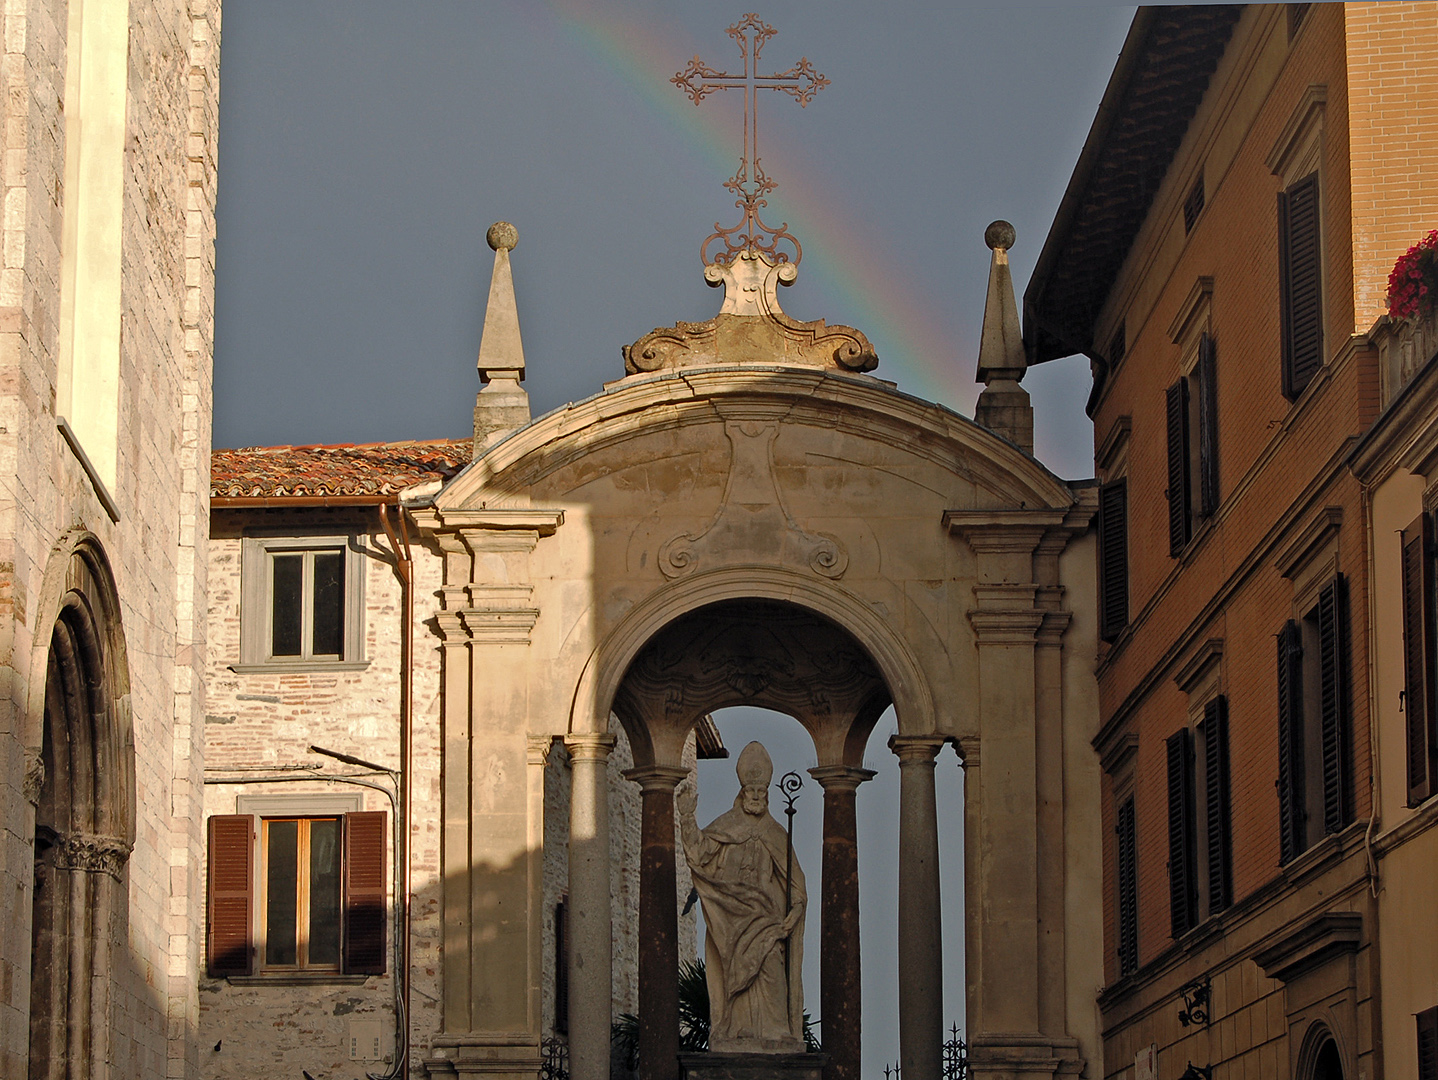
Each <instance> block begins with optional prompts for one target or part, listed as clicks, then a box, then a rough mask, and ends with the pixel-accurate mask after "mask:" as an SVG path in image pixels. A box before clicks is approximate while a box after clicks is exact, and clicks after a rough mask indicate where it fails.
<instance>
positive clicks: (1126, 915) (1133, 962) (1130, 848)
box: [1115, 797, 1138, 975]
mask: <svg viewBox="0 0 1438 1080" xmlns="http://www.w3.org/2000/svg"><path fill="white" fill-rule="evenodd" d="M1115 832H1116V833H1117V834H1118V970H1119V974H1120V975H1127V974H1128V973H1129V972H1131V971H1135V970H1137V968H1138V842H1137V829H1136V827H1135V824H1134V817H1133V799H1132V797H1130V798H1128V799H1125V800H1124V803H1123V805H1122V806H1120V807H1119V808H1118V827H1117V828H1116V829H1115Z"/></svg>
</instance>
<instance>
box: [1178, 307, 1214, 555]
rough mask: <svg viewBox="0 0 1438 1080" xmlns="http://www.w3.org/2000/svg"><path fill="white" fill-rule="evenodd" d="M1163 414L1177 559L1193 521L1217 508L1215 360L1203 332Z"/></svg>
mask: <svg viewBox="0 0 1438 1080" xmlns="http://www.w3.org/2000/svg"><path fill="white" fill-rule="evenodd" d="M1165 412H1166V414H1167V422H1168V491H1167V492H1166V493H1165V494H1166V495H1167V497H1168V552H1169V554H1170V555H1171V556H1173V557H1174V558H1177V557H1178V556H1179V555H1180V554H1181V553H1182V552H1183V549H1184V548H1185V547H1186V546H1188V542H1189V541H1190V540H1191V539H1193V531H1194V522H1195V521H1196V520H1197V519H1199V518H1206V517H1210V516H1212V515H1213V514H1214V513H1215V512H1216V511H1217V510H1218V502H1219V490H1218V362H1217V358H1216V355H1215V350H1214V344H1213V338H1212V337H1211V336H1210V335H1209V334H1208V333H1207V332H1205V333H1203V334H1201V335H1199V339H1198V356H1197V359H1196V361H1195V363H1194V367H1193V370H1192V371H1191V372H1190V373H1189V374H1187V375H1184V376H1181V377H1180V378H1179V380H1178V381H1177V382H1175V383H1174V384H1173V385H1172V386H1170V387H1169V388H1168V392H1167V398H1166V407H1165ZM1195 432H1196V433H1197V438H1195V437H1194V435H1195ZM1195 476H1197V478H1198V483H1197V486H1195V484H1194V477H1195Z"/></svg>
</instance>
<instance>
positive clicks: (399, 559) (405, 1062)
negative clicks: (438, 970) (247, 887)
mask: <svg viewBox="0 0 1438 1080" xmlns="http://www.w3.org/2000/svg"><path fill="white" fill-rule="evenodd" d="M394 507H395V516H396V517H397V518H398V519H399V533H400V535H399V537H396V536H395V531H394V528H393V527H392V526H391V525H390V523H389V505H388V504H387V503H382V504H380V507H379V519H380V524H381V525H383V526H384V531H385V535H386V536H387V537H388V538H389V543H390V549H391V550H392V551H393V552H394V555H395V576H396V577H398V578H399V585H400V593H401V597H400V611H401V618H402V619H403V620H404V621H403V623H402V624H401V626H400V639H399V641H400V647H399V653H400V661H399V664H400V676H399V701H400V704H399V727H400V762H399V771H400V786H401V802H400V805H401V810H400V816H401V818H402V827H401V830H400V834H401V837H402V841H401V850H399V851H396V852H395V858H396V859H399V860H402V862H401V865H402V867H403V875H402V880H403V884H404V887H403V890H402V892H403V895H401V896H400V897H399V898H398V899H399V903H400V964H401V970H400V971H399V972H397V975H398V976H399V979H400V1003H401V1013H402V1015H401V1016H398V1017H396V1018H395V1020H396V1027H400V1026H402V1027H403V1033H402V1034H403V1038H402V1039H399V1040H397V1041H398V1042H399V1043H400V1045H401V1047H402V1049H401V1052H400V1055H399V1060H398V1061H397V1062H396V1063H395V1069H394V1072H393V1073H392V1074H391V1075H393V1076H396V1077H399V1076H404V1075H405V1074H406V1073H407V1072H408V1071H409V1048H410V1011H409V1008H410V969H411V966H412V965H411V960H410V946H411V942H410V897H411V895H412V894H413V891H414V890H413V878H412V873H411V866H410V857H409V848H410V830H411V820H410V806H411V802H412V795H413V791H414V784H413V782H412V772H413V770H412V769H411V768H410V762H411V760H412V758H413V754H414V725H413V723H412V720H413V715H412V713H413V697H414V695H413V685H412V684H413V681H414V680H413V674H414V673H413V656H412V654H413V650H414V641H413V636H414V558H413V555H412V553H411V551H410V546H409V525H408V523H407V521H406V518H405V512H404V508H403V507H402V506H400V505H399V501H398V500H396V501H395V504H394Z"/></svg>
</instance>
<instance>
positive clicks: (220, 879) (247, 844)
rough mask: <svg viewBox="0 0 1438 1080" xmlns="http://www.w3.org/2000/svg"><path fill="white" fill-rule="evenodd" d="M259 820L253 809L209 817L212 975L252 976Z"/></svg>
mask: <svg viewBox="0 0 1438 1080" xmlns="http://www.w3.org/2000/svg"><path fill="white" fill-rule="evenodd" d="M254 835H255V819H254V818H253V817H251V816H250V815H249V814H216V815H214V816H213V817H211V818H210V843H209V866H208V877H209V888H208V890H207V891H208V905H207V906H208V909H209V910H208V917H209V927H208V930H209V932H208V934H207V935H206V940H205V954H206V963H207V966H208V968H209V973H210V978H212V979H222V978H224V977H225V976H226V975H248V974H250V971H251V962H252V956H253V953H254V924H253V919H254V897H253V890H254V857H255V845H254Z"/></svg>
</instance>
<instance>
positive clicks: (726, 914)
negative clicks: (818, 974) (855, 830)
mask: <svg viewBox="0 0 1438 1080" xmlns="http://www.w3.org/2000/svg"><path fill="white" fill-rule="evenodd" d="M736 771H737V772H738V774H739V784H740V788H739V794H738V795H736V796H735V798H734V806H733V808H732V809H730V810H728V811H726V812H725V813H723V814H720V815H719V817H717V818H715V819H714V821H713V822H711V823H710V825H709V827H708V828H706V829H704V830H702V831H701V830H700V829H699V826H698V823H697V822H696V821H695V820H694V809H695V806H696V803H697V799H696V795H695V793H694V791H693V790H692V789H688V788H686V789H683V790H681V791H680V792H679V795H678V799H677V807H678V810H679V826H680V835H681V837H682V839H683V842H684V857H685V858H686V859H687V860H688V862H689V871H690V874H691V875H692V876H693V878H694V887H695V889H696V890H697V891H698V893H699V899H700V901H701V903H702V904H703V910H704V927H705V938H704V964H705V970H706V972H707V974H708V981H709V1014H710V1017H709V1019H710V1028H709V1048H710V1049H711V1050H715V1051H731V1052H747V1053H764V1052H771V1053H797V1052H801V1051H802V1050H803V1049H804V1038H803V1035H804V1026H803V1025H804V1020H803V1017H804V991H803V980H802V979H801V977H800V972H801V970H802V967H803V955H804V906H805V900H806V898H807V893H806V892H805V888H804V872H803V871H802V870H801V869H800V868H799V863H798V861H797V860H794V862H793V863H792V867H793V870H792V873H793V881H792V883H790V882H787V881H786V880H785V872H784V871H785V866H786V864H787V862H788V856H789V852H788V836H787V834H786V833H785V832H784V828H783V826H782V825H780V824H779V822H777V821H776V820H775V819H774V817H773V815H771V814H770V813H769V784H770V782H771V781H772V780H773V778H774V764H773V762H772V761H771V760H770V758H769V752H768V751H767V750H765V749H764V747H763V746H762V745H761V744H759V743H757V742H751V743H750V744H749V745H748V746H746V747H744V749H743V751H742V752H741V753H740V754H739V760H738V762H737V766H736ZM786 885H790V886H791V887H790V888H789V889H788V890H787V891H788V901H789V904H790V905H791V906H790V908H789V910H788V913H787V914H786V913H785V893H786ZM785 941H788V942H789V967H790V972H789V975H790V977H788V978H786V973H785V969H784V942H785Z"/></svg>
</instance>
